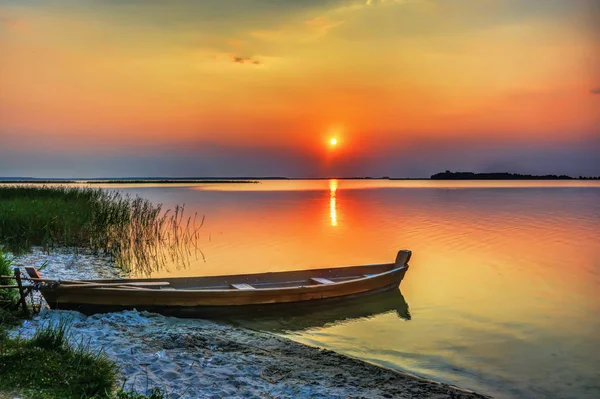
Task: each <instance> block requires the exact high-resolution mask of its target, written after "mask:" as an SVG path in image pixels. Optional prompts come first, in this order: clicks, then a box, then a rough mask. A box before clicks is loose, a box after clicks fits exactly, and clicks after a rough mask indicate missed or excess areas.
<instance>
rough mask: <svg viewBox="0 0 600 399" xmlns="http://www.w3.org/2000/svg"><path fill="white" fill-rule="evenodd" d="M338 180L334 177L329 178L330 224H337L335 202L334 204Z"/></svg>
mask: <svg viewBox="0 0 600 399" xmlns="http://www.w3.org/2000/svg"><path fill="white" fill-rule="evenodd" d="M337 186H338V181H337V180H336V179H331V180H329V217H330V219H331V225H332V226H334V227H335V226H337V225H338V221H337V204H336V197H335V194H336V191H337Z"/></svg>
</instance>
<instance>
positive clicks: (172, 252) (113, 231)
mask: <svg viewBox="0 0 600 399" xmlns="http://www.w3.org/2000/svg"><path fill="white" fill-rule="evenodd" d="M193 222H194V223H193V224H192V218H188V219H187V224H186V223H184V221H183V207H179V206H178V207H176V208H175V210H174V211H169V210H168V211H163V210H162V206H161V205H160V204H159V205H154V204H152V203H151V202H150V201H149V200H146V199H143V198H139V197H136V198H131V197H130V196H127V195H124V194H121V193H119V192H116V191H105V190H102V189H93V188H86V187H48V186H22V185H18V186H1V187H0V243H1V244H2V245H3V246H4V247H5V249H6V250H8V251H10V252H12V253H15V254H19V253H23V252H27V251H29V250H30V249H31V247H32V246H41V247H43V248H45V249H46V250H49V249H50V248H54V247H74V248H89V249H91V250H94V251H104V252H106V253H109V254H110V255H112V256H113V257H114V259H115V262H116V263H117V265H119V266H120V267H122V268H123V269H125V270H127V271H129V270H131V269H132V268H134V267H138V268H141V269H142V270H141V271H150V270H152V269H156V268H158V267H160V266H161V265H162V264H164V263H165V262H166V261H167V260H168V259H170V260H182V259H184V258H185V256H184V255H185V254H186V251H187V252H190V250H189V249H190V246H189V245H187V244H190V243H193V244H194V247H196V245H195V240H196V239H197V233H198V229H197V228H195V215H194V219H193ZM144 269H147V270H144Z"/></svg>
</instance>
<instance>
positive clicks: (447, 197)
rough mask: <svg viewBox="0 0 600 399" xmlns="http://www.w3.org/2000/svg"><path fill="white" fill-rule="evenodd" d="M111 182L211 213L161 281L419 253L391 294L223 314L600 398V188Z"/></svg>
mask: <svg viewBox="0 0 600 399" xmlns="http://www.w3.org/2000/svg"><path fill="white" fill-rule="evenodd" d="M109 187H112V188H115V186H112V185H111V186H109ZM118 188H119V189H121V190H124V191H127V192H130V193H135V194H139V195H141V196H143V197H146V198H149V199H151V200H152V201H154V202H160V203H163V204H165V206H167V207H169V206H173V205H175V204H182V203H185V205H186V212H191V213H193V212H198V213H199V214H200V215H205V216H206V220H205V223H204V226H203V227H202V230H201V231H202V232H203V234H202V236H201V239H200V248H201V250H202V252H203V255H204V258H203V257H202V256H199V257H198V259H192V262H191V264H190V265H189V266H188V267H187V268H177V267H174V266H173V267H170V270H168V271H161V272H159V273H157V274H156V275H166V274H170V275H177V276H183V275H217V274H233V273H247V272H266V271H277V270H293V269H309V268H319V267H329V266H345V265H355V264H363V263H378V262H382V263H383V262H391V261H393V259H394V257H395V254H396V251H397V250H399V249H402V248H407V249H411V250H413V259H412V261H411V263H410V269H409V271H408V273H407V274H406V277H405V279H404V281H403V282H402V284H401V286H400V291H399V292H392V293H389V294H386V295H384V296H380V297H375V298H369V299H365V300H361V301H354V302H352V303H350V304H348V305H346V306H344V308H341V309H340V308H336V309H331V308H329V307H326V308H316V309H314V310H313V311H311V312H310V314H306V312H300V311H298V312H296V313H294V314H288V315H282V316H280V317H272V318H268V319H266V318H263V319H256V320H233V321H232V322H236V323H242V324H244V325H246V326H249V327H251V328H257V329H264V330H268V331H276V332H279V333H283V334H285V335H287V336H289V337H290V338H292V339H295V340H298V341H301V342H304V343H307V344H311V345H318V346H322V347H325V348H328V349H332V350H335V351H338V352H341V353H345V354H348V355H350V356H355V357H358V358H361V359H364V360H367V361H370V362H373V363H377V364H380V365H384V366H386V367H390V368H394V369H398V370H402V371H407V372H410V373H413V374H417V375H420V376H424V377H429V378H433V379H436V380H440V381H444V382H447V383H451V384H455V385H458V386H460V387H463V388H468V389H474V390H477V391H480V392H482V393H486V394H490V395H493V396H496V397H499V398H516V397H548V398H598V397H600V316H599V315H600V184H598V183H591V182H590V183H586V182H497V183H494V182H491V183H490V182H430V181H350V180H337V181H336V180H330V181H327V180H317V181H262V182H260V183H258V184H227V185H223V184H221V185H219V184H202V185H200V184H199V185H156V186H132V185H130V186H118Z"/></svg>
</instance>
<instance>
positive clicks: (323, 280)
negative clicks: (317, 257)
mask: <svg viewBox="0 0 600 399" xmlns="http://www.w3.org/2000/svg"><path fill="white" fill-rule="evenodd" d="M311 280H312V281H314V282H315V283H319V284H333V283H334V282H333V281H331V280H329V279H326V278H322V277H313V278H311Z"/></svg>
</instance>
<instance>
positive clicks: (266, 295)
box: [26, 250, 412, 317]
mask: <svg viewBox="0 0 600 399" xmlns="http://www.w3.org/2000/svg"><path fill="white" fill-rule="evenodd" d="M411 254H412V253H411V251H409V250H401V251H399V252H398V254H397V256H396V261H395V262H394V263H385V264H375V265H360V266H347V267H335V268H327V269H315V270H300V271H290V272H270V273H255V274H240V275H230V276H211V277H177V278H159V279H158V278H146V279H114V280H71V281H52V280H46V279H44V278H42V276H41V275H40V273H39V272H38V271H37V270H36V269H35V268H34V267H26V271H27V273H28V274H29V277H30V279H31V280H32V281H37V282H39V283H40V284H39V285H38V287H39V291H40V293H41V294H42V295H43V297H44V299H45V300H46V302H47V303H48V305H49V306H50V307H51V308H53V309H71V310H78V311H81V312H84V313H88V314H89V313H102V312H111V311H120V310H125V309H137V310H139V311H142V310H147V311H152V312H156V313H161V314H166V315H174V316H180V317H186V316H187V317H211V316H222V315H224V314H247V313H248V312H253V311H256V312H262V311H268V310H269V309H275V308H281V307H289V306H294V305H310V304H315V303H321V302H322V301H338V300H342V299H348V298H355V297H357V296H360V295H367V294H373V293H378V292H383V291H388V290H392V289H397V288H398V286H399V284H400V282H401V281H402V279H403V277H404V274H405V273H406V271H407V270H408V261H409V260H410V257H411Z"/></svg>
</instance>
